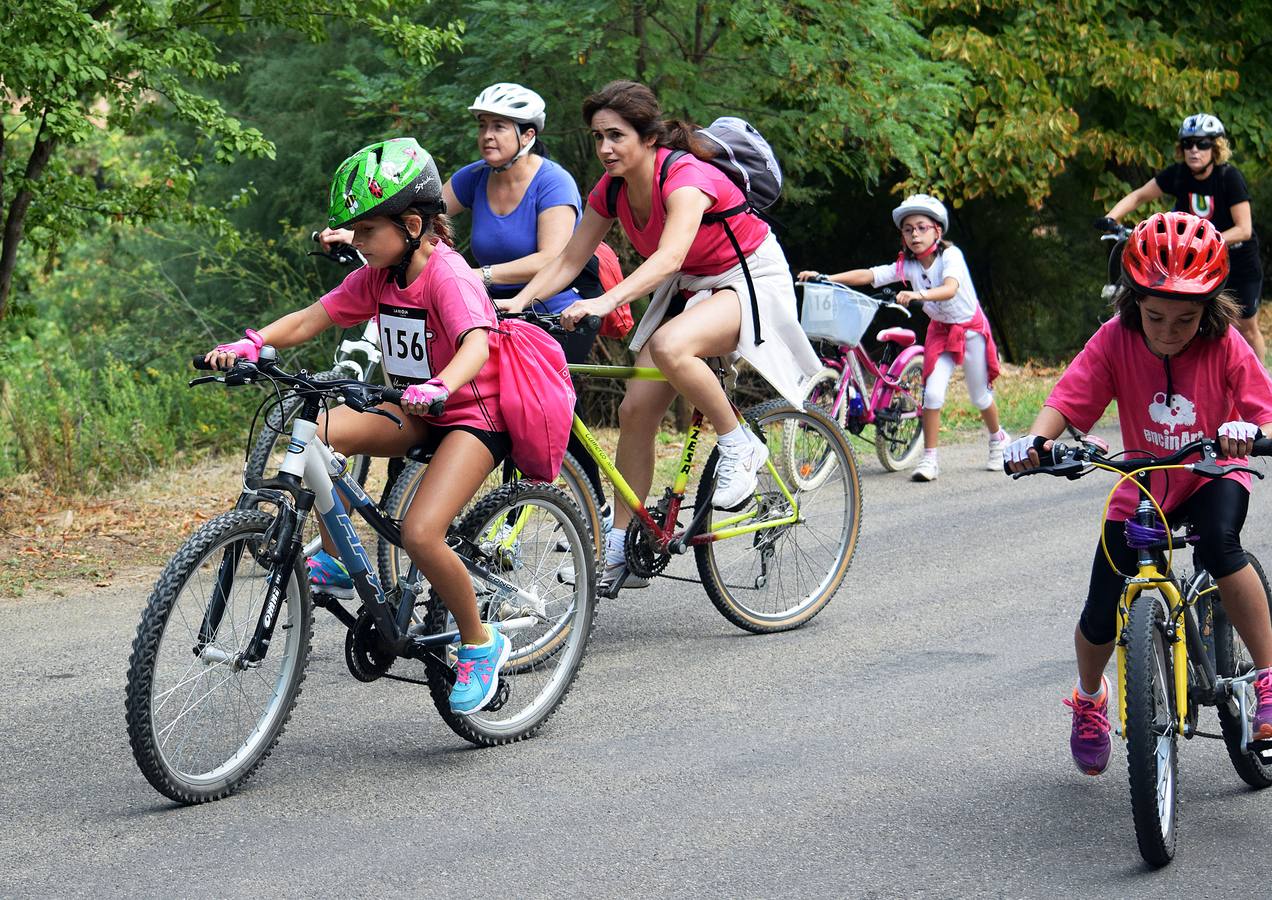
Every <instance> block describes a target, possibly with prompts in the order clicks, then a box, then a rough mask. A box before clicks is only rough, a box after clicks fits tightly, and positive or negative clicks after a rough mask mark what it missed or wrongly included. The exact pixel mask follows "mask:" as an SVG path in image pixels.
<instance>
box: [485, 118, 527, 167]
mask: <svg viewBox="0 0 1272 900" xmlns="http://www.w3.org/2000/svg"><path fill="white" fill-rule="evenodd" d="M523 133H524V132H523V131H522V130H521V126H517V139H518V140H520V139H521V135H522V134H523ZM538 139H539V134H538V132H535V135H534V140H532V141H531V142H530V143H528V144H526V145H525V146H524V147H522V148H521V149H520V150H518V151H517V155H516V156H514V157H513V158H512V159H510V160H508V161H507V162H506V163H504V164H503V165H502V166H490V164H489V163H487V164H486V165H488V166H490V171H492V172H507V171H508V170H509V169H511V168H512V167H513V166H515V165H516V164H517V161H518V160H520V159H523V158H525V155H526V154H527V153H529V152H530V148H531V147H533V146H534V143H535V141H537V140H538Z"/></svg>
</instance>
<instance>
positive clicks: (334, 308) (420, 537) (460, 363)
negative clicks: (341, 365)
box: [206, 138, 511, 715]
mask: <svg viewBox="0 0 1272 900" xmlns="http://www.w3.org/2000/svg"><path fill="white" fill-rule="evenodd" d="M444 210H445V205H444V202H443V200H442V181H441V177H440V176H439V175H438V173H437V166H436V165H435V164H434V162H433V158H432V156H430V155H429V153H428V151H427V150H425V149H424V148H423V147H421V146H420V145H419V144H418V143H416V141H415V140H414V139H413V138H397V139H395V140H390V141H381V142H379V143H375V144H371V145H370V146H367V147H364V148H362V149H361V150H359V151H358V152H357V153H355V154H354V155H353V156H350V157H349V158H348V159H346V160H345V161H344V162H343V163H341V165H340V167H339V169H337V170H336V174H335V177H334V179H333V180H332V184H331V196H330V206H329V215H328V224H329V225H330V226H331V227H332V228H346V227H352V238H351V240H352V243H353V246H354V247H355V248H357V249H358V250H359V251H360V252H361V253H362V255H363V256H364V257H365V258H366V261H367V264H366V266H364V267H362V268H361V269H358V270H356V271H354V272H351V273H350V274H349V275H348V276H346V277H345V279H344V281H343V282H341V283H340V285H339V286H338V287H336V288H335V289H334V290H332V291H329V292H328V293H327V294H325V295H324V296H323V297H322V298H321V299H319V300H318V301H316V302H315V303H312V304H310V305H309V306H307V307H305V308H304V309H301V310H297V311H296V312H293V313H289V314H288V315H286V316H283V317H282V318H281V319H278V320H277V321H275V322H272V323H270V324H269V325H267V326H265V327H264V328H262V329H260V332H259V333H258V332H255V331H252V330H250V329H249V330H248V331H247V336H246V338H244V339H243V340H240V341H236V342H234V343H230V344H222V345H220V346H218V347H217V348H216V349H214V350H213V351H211V352H210V353H208V354H207V357H206V358H207V361H208V362H209V363H210V364H212V365H213V366H214V367H216V368H229V367H231V366H233V365H234V363H235V361H236V360H237V359H238V358H239V357H244V358H246V359H248V360H252V361H255V360H256V359H258V358H259V353H260V348H261V347H262V346H264V345H265V344H270V345H272V346H274V347H277V348H282V347H294V346H296V345H297V344H302V343H304V342H305V341H307V340H309V339H310V338H313V337H315V336H316V335H318V334H319V333H320V332H322V331H324V330H326V329H328V328H330V327H331V326H332V325H333V324H334V325H339V326H341V327H344V328H348V327H350V326H353V325H357V324H362V323H364V322H366V321H367V320H368V319H370V318H372V317H375V318H376V320H377V322H378V325H379V330H380V335H381V338H382V340H381V345H382V351H383V353H384V369H385V371H386V372H387V373H388V374H389V376H390V377H391V378H392V380H393V382H394V384H395V385H396V386H398V387H401V388H404V389H405V390H404V393H403V397H402V405H401V407H400V408H399V407H397V406H394V405H392V404H385V408H386V409H387V410H388V411H390V412H392V413H393V414H394V415H396V416H397V418H398V419H400V420H401V425H400V426H399V425H398V424H397V423H395V422H392V421H389V420H387V419H383V418H379V417H375V416H367V415H362V414H359V413H357V412H355V411H353V410H351V409H349V408H348V407H344V406H338V407H336V408H334V409H332V410H330V411H328V412H327V413H326V414H325V415H324V416H322V418H320V419H319V422H318V430H319V432H320V433H321V434H322V435H323V436H324V439H325V440H326V442H327V443H328V444H329V445H330V446H331V447H332V448H333V449H335V450H337V451H339V452H340V453H343V454H345V455H348V456H352V455H354V454H365V455H369V456H384V457H395V456H403V455H405V454H406V452H407V451H408V450H410V449H411V448H413V447H420V446H425V447H429V446H431V447H432V448H433V458H432V461H431V462H430V463H429V466H428V469H427V471H425V473H424V476H423V480H422V481H421V482H420V488H419V490H418V491H417V493H416V495H415V496H416V500H419V499H422V498H427V502H423V503H421V502H415V501H412V503H411V506H410V507H409V508H408V510H407V513H406V516H405V518H404V519H403V520H402V543H403V546H404V547H405V549H406V551H407V553H408V554H409V555H410V557H411V561H412V562H414V563H415V564H416V565H417V566H418V567H419V569H420V571H421V572H422V573H423V574H424V577H425V578H426V579H427V580H428V583H429V584H430V585H432V587H433V589H434V590H436V591H437V593H438V595H439V596H440V597H441V598H442V601H443V602H444V603H445V604H446V607H447V609H449V610H450V612H451V613H452V615H454V617H455V622H456V624H457V625H458V627H459V632H460V639H461V641H462V645H461V647H460V649H459V651H458V654H459V661H458V665H457V677H456V682H455V687H454V689H453V690H452V692H451V695H450V704H451V709H452V710H454V711H455V712H457V713H461V714H464V715H467V714H469V713H473V712H476V711H477V710H479V709H481V708H482V707H483V706H485V705H486V704H487V703H488V702H489V701H490V698H491V697H492V696H493V694H494V691H495V689H496V688H497V687H498V681H499V679H498V678H495V677H493V674H494V673H495V672H497V671H498V670H499V669H500V668H501V667H502V666H503V664H504V663H505V662H506V661H507V659H508V656H509V653H510V651H511V644H510V642H509V641H508V639H507V638H506V637H505V636H504V635H502V634H500V633H499V630H498V628H497V627H496V626H495V625H487V624H485V623H483V622H482V621H481V617H480V614H479V612H478V609H477V598H476V596H475V594H474V592H473V583H472V579H471V578H470V577H469V575H468V570H467V569H465V568H464V564H463V562H461V561H460V559H459V557H458V556H457V555H456V554H455V551H454V550H452V549H451V548H450V547H449V546H447V544H446V540H445V537H446V530H447V528H448V526H449V525H450V523H451V521H452V520H453V519H454V518H455V516H456V515H458V513H459V511H460V510H461V509H462V508H463V506H464V505H465V504H466V503H467V502H468V501H469V500H471V499H472V497H473V495H474V494H475V493H476V492H477V489H478V488H479V487H480V486H481V484H482V482H483V481H484V480H485V478H486V476H487V475H488V474H490V471H491V470H492V469H493V468H494V467H495V465H496V464H498V463H499V462H500V461H502V460H503V458H504V456H505V455H507V454H508V452H509V449H510V443H509V438H508V434H507V431H506V429H505V426H504V420H503V417H502V415H501V414H500V411H499V403H498V399H499V373H498V371H497V366H496V365H494V364H493V359H494V353H495V351H494V349H493V348H494V346H495V343H494V341H495V338H494V337H493V336H492V334H491V332H492V331H493V330H494V329H495V328H496V327H497V326H498V320H497V318H496V316H495V308H494V305H493V304H492V303H491V300H490V298H489V297H488V296H487V295H486V291H485V289H484V287H483V286H482V283H481V280H480V279H479V278H478V277H477V276H476V275H474V274H473V270H472V268H471V267H470V266H469V265H468V263H466V262H465V261H464V258H463V257H462V256H461V255H460V254H459V253H457V252H456V251H455V250H453V249H452V248H451V245H450V242H451V235H450V228H449V225H448V223H447V220H446V216H445V215H444ZM488 363H489V364H488ZM437 401H443V402H444V404H445V409H444V411H443V412H442V413H441V414H439V415H429V407H430V405H433V404H435V403H436V402H437ZM323 545H324V550H323V551H322V552H321V553H318V554H315V556H314V557H313V558H312V559H310V560H309V566H310V584H311V586H312V588H313V589H314V590H315V591H322V592H324V593H328V594H333V595H336V596H345V597H348V596H352V593H353V582H352V580H351V578H350V575H349V572H348V571H347V570H346V569H345V567H344V566H343V564H341V562H340V561H339V560H338V559H337V558H336V557H335V556H334V555H332V550H334V546H333V545H332V543H331V540H330V537H329V536H328V535H326V534H325V533H324V534H323Z"/></svg>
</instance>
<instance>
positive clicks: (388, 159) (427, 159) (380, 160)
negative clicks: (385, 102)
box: [327, 138, 446, 228]
mask: <svg viewBox="0 0 1272 900" xmlns="http://www.w3.org/2000/svg"><path fill="white" fill-rule="evenodd" d="M411 207H417V208H418V209H420V210H421V211H423V212H426V213H429V214H430V215H435V214H437V213H443V212H445V211H446V204H445V202H444V201H443V200H442V179H441V176H439V175H438V173H437V164H436V163H435V162H433V157H432V156H431V155H430V154H429V152H428V151H427V150H425V149H424V148H423V147H421V146H420V145H419V143H418V142H417V141H416V140H415V138H394V139H393V140H390V141H380V142H378V143H375V144H371V145H369V146H366V147H363V148H362V149H361V150H359V151H358V152H357V153H355V154H353V155H352V156H350V157H349V158H348V159H346V160H345V161H344V162H342V163H341V164H340V167H339V168H338V169H336V175H335V177H334V178H333V179H332V180H331V200H330V203H329V205H328V212H327V224H328V225H330V226H331V227H332V228H344V227H346V226H348V225H352V224H353V223H354V222H358V221H361V220H362V219H367V218H370V217H371V216H388V217H389V218H391V219H395V220H396V219H397V217H398V216H400V215H402V213H404V212H406V211H407V210H408V209H410V208H411Z"/></svg>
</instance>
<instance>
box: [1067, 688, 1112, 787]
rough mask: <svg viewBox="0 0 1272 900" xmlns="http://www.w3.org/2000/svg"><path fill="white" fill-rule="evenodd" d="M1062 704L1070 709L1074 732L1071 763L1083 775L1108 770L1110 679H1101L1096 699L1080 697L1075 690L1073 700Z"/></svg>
mask: <svg viewBox="0 0 1272 900" xmlns="http://www.w3.org/2000/svg"><path fill="white" fill-rule="evenodd" d="M1064 705H1065V706H1067V707H1069V708H1070V709H1071V710H1073V731H1072V732H1071V733H1070V734H1069V750H1070V752H1072V753H1073V763H1074V765H1076V766H1077V767H1078V771H1079V772H1082V773H1083V774H1084V775H1099V774H1100V773H1101V772H1103V771H1104V770H1105V769H1106V768H1107V767H1108V764H1109V754H1110V753H1111V752H1112V749H1113V742H1112V741H1111V740H1109V680H1108V679H1107V678H1103V677H1102V678H1101V679H1100V693H1099V696H1097V697H1095V698H1090V697H1083V696H1082V695H1081V694H1079V693H1078V692H1077V689H1076V688H1075V689H1074V691H1073V698H1072V699H1071V700H1065V701H1064Z"/></svg>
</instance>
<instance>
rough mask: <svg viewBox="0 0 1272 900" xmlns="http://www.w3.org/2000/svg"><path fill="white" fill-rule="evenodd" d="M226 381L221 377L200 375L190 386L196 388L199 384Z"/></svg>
mask: <svg viewBox="0 0 1272 900" xmlns="http://www.w3.org/2000/svg"><path fill="white" fill-rule="evenodd" d="M224 380H225V379H224V378H222V377H221V376H220V375H200V376H199V377H198V378H196V379H194V380H193V381H191V382H190V385H189V386H190V387H194V386H195V385H199V384H207V383H209V382H212V381H224Z"/></svg>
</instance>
